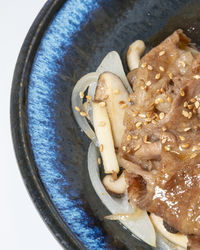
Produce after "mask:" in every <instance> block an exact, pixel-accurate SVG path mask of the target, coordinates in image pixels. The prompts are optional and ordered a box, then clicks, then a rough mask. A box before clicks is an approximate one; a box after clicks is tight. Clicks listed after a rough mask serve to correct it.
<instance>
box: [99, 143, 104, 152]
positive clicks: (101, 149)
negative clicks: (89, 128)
mask: <svg viewBox="0 0 200 250" xmlns="http://www.w3.org/2000/svg"><path fill="white" fill-rule="evenodd" d="M99 151H100V152H103V144H101V145H100V146H99Z"/></svg>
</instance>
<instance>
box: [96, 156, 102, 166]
mask: <svg viewBox="0 0 200 250" xmlns="http://www.w3.org/2000/svg"><path fill="white" fill-rule="evenodd" d="M97 161H98V164H99V165H101V158H100V157H98V159H97Z"/></svg>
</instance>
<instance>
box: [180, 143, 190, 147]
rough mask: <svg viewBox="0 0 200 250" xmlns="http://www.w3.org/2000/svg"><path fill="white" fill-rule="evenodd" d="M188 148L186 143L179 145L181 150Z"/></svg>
mask: <svg viewBox="0 0 200 250" xmlns="http://www.w3.org/2000/svg"><path fill="white" fill-rule="evenodd" d="M189 146H190V144H188V143H183V144H181V147H182V148H189Z"/></svg>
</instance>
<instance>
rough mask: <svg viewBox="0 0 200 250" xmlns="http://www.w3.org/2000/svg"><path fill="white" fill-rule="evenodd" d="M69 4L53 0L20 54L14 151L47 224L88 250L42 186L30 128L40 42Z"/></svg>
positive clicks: (65, 241)
mask: <svg viewBox="0 0 200 250" xmlns="http://www.w3.org/2000/svg"><path fill="white" fill-rule="evenodd" d="M65 2H66V0H49V1H47V3H46V4H45V5H44V7H43V8H42V10H41V11H40V12H39V14H38V16H37V17H36V19H35V21H34V22H33V24H32V26H31V28H30V30H29V32H28V34H27V36H26V38H25V40H24V43H23V45H22V48H21V50H20V53H19V56H18V59H17V63H16V67H15V71H14V76H13V81H12V89H11V101H10V122H11V132H12V140H13V144H14V150H15V154H16V158H17V161H18V166H19V169H20V172H21V175H22V178H23V180H24V183H25V186H26V188H27V189H28V192H29V194H30V196H31V198H32V200H33V202H34V204H35V206H36V208H37V209H38V211H39V213H40V215H41V216H42V218H43V220H44V221H45V223H46V224H47V226H48V227H49V229H50V230H51V231H52V233H53V235H54V236H55V237H56V239H57V240H58V241H59V242H60V244H61V245H62V246H63V247H64V248H66V249H84V247H83V245H82V243H81V241H80V240H79V239H78V238H77V237H76V235H75V234H74V233H73V232H72V231H71V230H70V228H69V227H68V226H67V225H66V224H65V223H64V221H63V220H62V218H61V216H60V215H59V214H58V212H57V210H56V208H55V206H54V205H53V203H52V201H51V199H50V198H49V195H48V193H47V191H46V189H45V187H44V185H43V184H42V182H41V180H40V177H39V174H38V171H37V166H36V163H35V161H34V157H33V154H32V151H31V145H30V138H29V133H28V124H27V110H26V109H27V89H28V84H29V75H30V71H31V68H32V64H33V61H34V57H35V54H36V51H37V49H38V47H39V45H40V41H41V39H42V37H43V35H44V33H45V31H46V29H47V27H48V25H49V24H50V22H51V21H52V19H53V17H54V16H55V14H56V13H57V12H58V11H59V9H60V8H61V7H62V5H63V4H64V3H65Z"/></svg>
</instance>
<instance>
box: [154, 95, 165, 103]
mask: <svg viewBox="0 0 200 250" xmlns="http://www.w3.org/2000/svg"><path fill="white" fill-rule="evenodd" d="M164 102H165V101H164V99H163V98H161V97H158V98H156V100H155V104H158V103H164Z"/></svg>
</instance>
